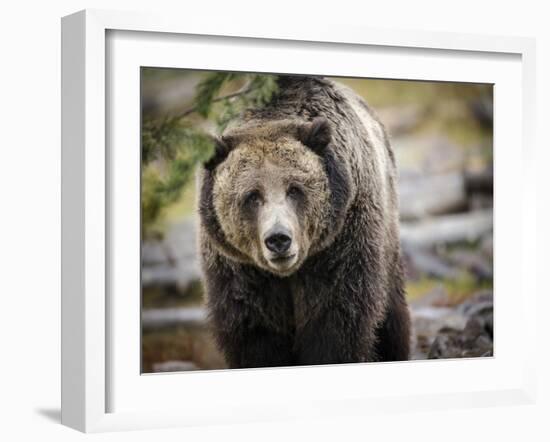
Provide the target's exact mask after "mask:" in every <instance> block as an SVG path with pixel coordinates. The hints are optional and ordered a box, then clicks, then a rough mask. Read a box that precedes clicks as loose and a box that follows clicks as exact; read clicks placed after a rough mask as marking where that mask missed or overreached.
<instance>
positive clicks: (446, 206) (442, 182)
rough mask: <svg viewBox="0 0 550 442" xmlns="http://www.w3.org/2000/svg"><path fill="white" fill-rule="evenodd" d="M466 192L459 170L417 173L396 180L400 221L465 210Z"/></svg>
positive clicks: (466, 203) (466, 205)
mask: <svg viewBox="0 0 550 442" xmlns="http://www.w3.org/2000/svg"><path fill="white" fill-rule="evenodd" d="M467 207H468V195H467V193H466V185H465V180H464V175H463V173H462V172H451V173H446V174H439V175H429V176H417V177H410V178H405V179H401V180H400V182H399V214H400V218H401V219H402V220H415V219H421V218H425V217H426V216H429V215H442V214H446V213H453V212H457V211H462V210H466V209H467Z"/></svg>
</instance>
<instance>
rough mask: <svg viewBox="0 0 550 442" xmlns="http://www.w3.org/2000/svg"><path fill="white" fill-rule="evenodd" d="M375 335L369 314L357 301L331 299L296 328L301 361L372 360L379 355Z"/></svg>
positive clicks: (341, 361)
mask: <svg viewBox="0 0 550 442" xmlns="http://www.w3.org/2000/svg"><path fill="white" fill-rule="evenodd" d="M375 338H376V337H375V333H374V326H373V324H370V323H369V320H368V317H367V315H366V314H364V313H363V312H361V311H360V310H358V309H356V307H355V306H353V305H346V304H345V303H338V302H332V303H327V304H325V305H323V306H322V307H321V308H320V309H319V310H318V311H317V312H316V314H315V315H314V316H313V317H311V318H309V319H308V320H307V322H306V323H305V324H304V325H303V326H302V327H301V328H299V329H298V330H297V331H296V340H295V353H296V359H297V364H298V365H318V364H342V363H353V362H368V361H372V360H375V358H376V357H375V354H374V344H375Z"/></svg>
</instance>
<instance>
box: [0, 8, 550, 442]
mask: <svg viewBox="0 0 550 442" xmlns="http://www.w3.org/2000/svg"><path fill="white" fill-rule="evenodd" d="M173 3H175V4H178V5H181V6H179V9H178V8H176V7H175V5H174V4H173ZM380 3H381V4H368V3H367V2H361V1H357V0H355V1H353V0H350V1H347V0H340V1H338V2H337V3H336V2H335V3H330V4H327V5H323V4H322V3H321V2H320V1H316V2H314V1H307V2H305V1H303V2H297V1H296V0H293V1H286V0H277V1H273V2H262V3H261V8H258V7H257V6H255V4H256V5H259V4H260V3H259V2H250V4H247V2H245V1H244V0H233V1H216V0H210V1H205V2H197V3H194V2H190V1H180V2H177V3H176V2H169V1H165V0H155V1H154V2H151V1H149V2H147V1H142V0H133V1H130V0H110V1H107V0H88V1H86V2H84V1H80V0H63V1H57V2H55V3H54V2H38V1H36V2H34V1H25V0H21V1H19V2H11V3H10V5H9V6H6V5H4V8H3V9H2V13H1V15H0V32H1V33H2V38H1V40H0V42H1V48H2V50H1V52H0V53H1V55H2V61H3V62H2V68H1V69H0V90H1V93H0V122H1V128H2V138H1V142H0V145H1V152H2V158H1V160H0V192H1V193H0V207H1V211H2V217H1V218H0V220H1V221H0V223H1V225H0V226H1V229H0V232H1V233H2V234H3V235H2V240H0V250H1V251H2V252H3V253H1V254H0V269H1V270H0V275H1V276H2V285H1V286H0V293H1V294H2V295H3V296H2V298H3V300H4V303H3V308H2V316H1V320H0V332H1V334H0V336H1V339H0V342H1V345H0V413H1V418H0V439H3V440H9V441H11V440H38V439H39V438H40V439H51V440H56V441H65V440H71V441H72V440H82V439H84V437H93V438H94V439H96V440H108V441H111V440H117V441H118V440H121V441H124V440H144V441H145V440H147V441H149V440H150V439H151V438H162V439H163V440H165V439H166V440H180V441H181V440H193V441H195V440H212V441H214V440H220V439H223V440H225V441H228V440H229V441H230V440H237V439H238V440H242V441H244V440H262V441H264V440H265V441H271V440H273V441H275V440H277V441H278V440H287V439H288V440H299V439H304V440H313V439H316V440H322V441H323V440H334V439H337V440H354V439H359V440H369V439H372V440H378V439H382V438H383V439H384V440H394V439H395V440H404V439H405V438H407V439H412V440H419V441H423V440H427V441H429V440H442V439H443V440H445V441H455V440H456V441H459V440H461V441H462V440H466V439H468V440H483V439H491V440H493V439H494V440H499V441H501V440H508V439H510V440H529V441H536V440H549V439H550V429H549V428H548V425H547V422H546V421H547V419H548V416H550V382H549V379H548V377H549V376H548V373H550V361H549V359H548V351H547V349H548V347H549V346H548V343H547V339H548V338H550V333H549V330H550V325H549V322H548V321H546V315H545V312H546V311H547V310H548V309H550V302H549V301H548V296H547V293H546V292H547V290H546V284H544V285H543V281H542V275H543V271H544V270H546V269H543V267H542V266H543V264H544V262H545V261H546V262H548V259H547V256H543V252H544V250H545V249H546V248H547V247H549V246H550V244H549V241H548V240H549V238H548V233H547V231H546V232H545V231H543V226H547V225H550V216H549V215H550V212H549V210H548V203H547V201H548V200H549V198H548V192H549V189H550V179H549V177H550V174H549V173H548V172H547V171H546V168H547V167H548V164H550V161H549V160H550V158H549V155H548V145H549V142H548V137H546V136H545V134H544V131H545V128H546V124H547V123H546V122H547V121H548V120H549V119H550V112H548V106H547V105H546V104H545V103H544V100H548V99H550V94H549V87H548V83H545V82H543V81H542V80H543V79H544V78H550V32H549V31H548V13H546V12H545V11H544V7H543V5H544V2H541V1H535V0H524V1H522V2H520V3H511V2H510V3H508V5H506V6H505V2H496V1H494V2H483V3H482V2H480V1H479V0H474V1H471V0H461V1H460V2H456V3H454V4H450V3H448V4H444V2H440V1H424V0H416V1H414V2H410V1H406V0H403V1H393V2H380ZM509 5H514V6H513V7H511V6H509ZM90 7H92V8H116V9H125V10H156V11H158V10H161V8H164V7H166V8H167V9H168V10H169V11H173V13H177V14H180V15H181V19H182V21H183V22H185V21H186V20H193V15H194V14H205V15H206V14H211V13H214V14H216V15H220V16H224V17H226V18H227V20H268V19H269V20H271V21H275V22H276V21H277V20H285V21H287V20H289V17H291V18H290V20H291V21H292V22H296V23H297V25H298V24H299V22H300V21H302V20H303V21H308V22H310V21H312V20H315V21H316V22H318V23H319V25H320V26H321V25H323V23H325V25H327V26H328V25H329V23H331V22H335V23H341V24H346V23H349V24H354V25H367V26H372V27H378V28H389V29H392V28H403V29H422V30H433V31H454V32H474V33H484V34H496V35H499V34H509V35H524V36H535V37H537V38H538V41H537V45H538V46H537V56H538V59H537V62H538V66H537V76H538V81H539V83H538V97H539V100H538V103H537V108H538V127H539V131H538V132H539V133H538V138H537V140H538V145H539V152H538V155H539V158H538V159H537V162H536V164H537V165H538V168H539V169H538V176H539V178H538V179H539V186H538V188H539V193H540V195H539V201H540V202H541V203H542V202H543V200H545V201H546V203H545V207H542V205H541V206H540V207H539V221H538V225H539V238H540V241H539V257H538V260H537V259H536V257H533V265H537V264H538V266H539V275H540V281H539V297H540V306H539V309H538V311H539V318H538V322H539V348H540V349H541V356H540V361H539V373H540V375H541V376H540V378H539V391H540V397H539V402H538V404H537V405H534V406H523V407H502V408H492V409H479V410H459V411H441V412H411V413H407V414H393V415H379V416H370V417H368V418H364V419H356V418H355V419H334V420H329V421H323V422H319V421H309V422H287V423H281V424H273V423H270V424H254V425H247V426H242V425H235V426H231V427H213V428H198V429H186V430H161V431H156V432H151V431H145V432H134V433H119V434H101V435H94V436H84V435H82V434H80V433H77V432H75V431H73V430H69V429H67V428H64V427H62V426H60V425H59V414H60V412H59V406H60V394H59V388H60V381H59V376H60V374H59V368H60V362H59V359H60V343H59V341H60V325H59V324H60V247H59V241H60V194H59V189H60V21H59V19H60V17H61V16H62V15H65V14H68V13H71V12H74V11H76V10H78V9H83V8H90ZM270 8H272V10H271V9H270ZM6 135H7V136H6ZM545 148H546V149H545ZM533 172H535V171H533ZM545 255H546V254H545ZM412 381H414V380H412Z"/></svg>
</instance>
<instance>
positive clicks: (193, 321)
mask: <svg viewBox="0 0 550 442" xmlns="http://www.w3.org/2000/svg"><path fill="white" fill-rule="evenodd" d="M206 320H207V313H206V309H204V308H203V307H172V308H156V309H145V310H143V312H142V313H141V326H142V328H143V329H159V328H164V327H175V326H178V325H183V326H188V327H201V326H204V325H205V324H206Z"/></svg>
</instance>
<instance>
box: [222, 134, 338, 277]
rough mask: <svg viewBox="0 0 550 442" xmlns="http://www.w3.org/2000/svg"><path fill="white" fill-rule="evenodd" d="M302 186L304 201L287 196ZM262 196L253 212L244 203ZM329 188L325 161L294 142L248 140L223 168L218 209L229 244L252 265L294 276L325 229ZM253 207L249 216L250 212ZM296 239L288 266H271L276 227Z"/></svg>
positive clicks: (279, 138) (284, 139)
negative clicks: (269, 241)
mask: <svg viewBox="0 0 550 442" xmlns="http://www.w3.org/2000/svg"><path fill="white" fill-rule="evenodd" d="M290 186H298V187H299V188H300V189H301V190H302V193H303V199H301V200H299V201H298V200H297V199H296V198H292V197H290V196H289V195H288V190H289V188H290ZM253 191H257V192H259V193H260V195H261V201H260V202H259V204H258V205H257V206H253V207H254V209H253V210H250V207H248V206H246V204H245V203H244V201H245V199H246V197H247V195H249V194H250V192H253ZM329 197H330V194H329V187H328V180H327V177H326V173H325V170H324V167H323V164H322V161H321V159H320V158H319V157H318V156H317V155H316V154H315V153H313V152H312V151H311V150H310V149H308V148H307V147H305V146H303V145H302V144H301V143H300V142H299V141H297V140H295V139H294V138H293V137H291V136H284V135H283V136H277V137H274V139H273V138H271V139H270V138H267V137H253V138H252V137H251V138H248V139H243V140H242V141H241V142H240V144H239V145H238V146H236V147H235V148H234V149H233V150H232V151H231V153H230V154H229V156H228V158H227V159H226V160H225V161H224V162H223V163H222V164H221V165H220V166H219V167H218V169H217V171H216V178H215V184H214V198H213V201H214V208H215V211H216V214H217V216H218V219H219V221H220V225H221V227H222V230H223V231H224V234H225V236H226V238H227V240H228V242H229V243H230V244H231V245H233V246H234V247H235V248H236V249H238V250H239V251H240V252H241V253H243V254H244V255H246V256H247V257H249V258H250V262H251V263H253V264H255V265H257V266H258V267H261V268H263V269H265V270H268V271H270V272H272V273H275V274H278V275H279V276H287V275H290V274H291V273H293V272H295V271H296V270H297V269H298V268H299V267H300V265H301V264H302V263H303V262H304V260H305V259H306V258H307V256H308V251H309V248H310V246H311V244H312V243H313V242H314V241H315V239H316V238H317V236H318V235H319V233H320V232H321V231H322V229H323V227H324V224H323V223H324V220H326V219H327V216H326V213H325V211H326V210H327V208H328V207H329ZM247 207H248V210H247ZM275 225H279V226H283V227H284V228H285V229H287V230H288V231H289V232H290V233H291V237H292V243H291V247H290V250H289V252H288V255H289V256H292V255H294V257H293V258H292V259H289V260H288V262H285V263H283V264H274V263H273V262H271V261H270V254H271V252H270V251H269V250H268V249H267V248H266V246H265V242H264V241H265V235H266V233H267V232H268V231H269V230H270V229H271V228H273V226H275Z"/></svg>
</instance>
